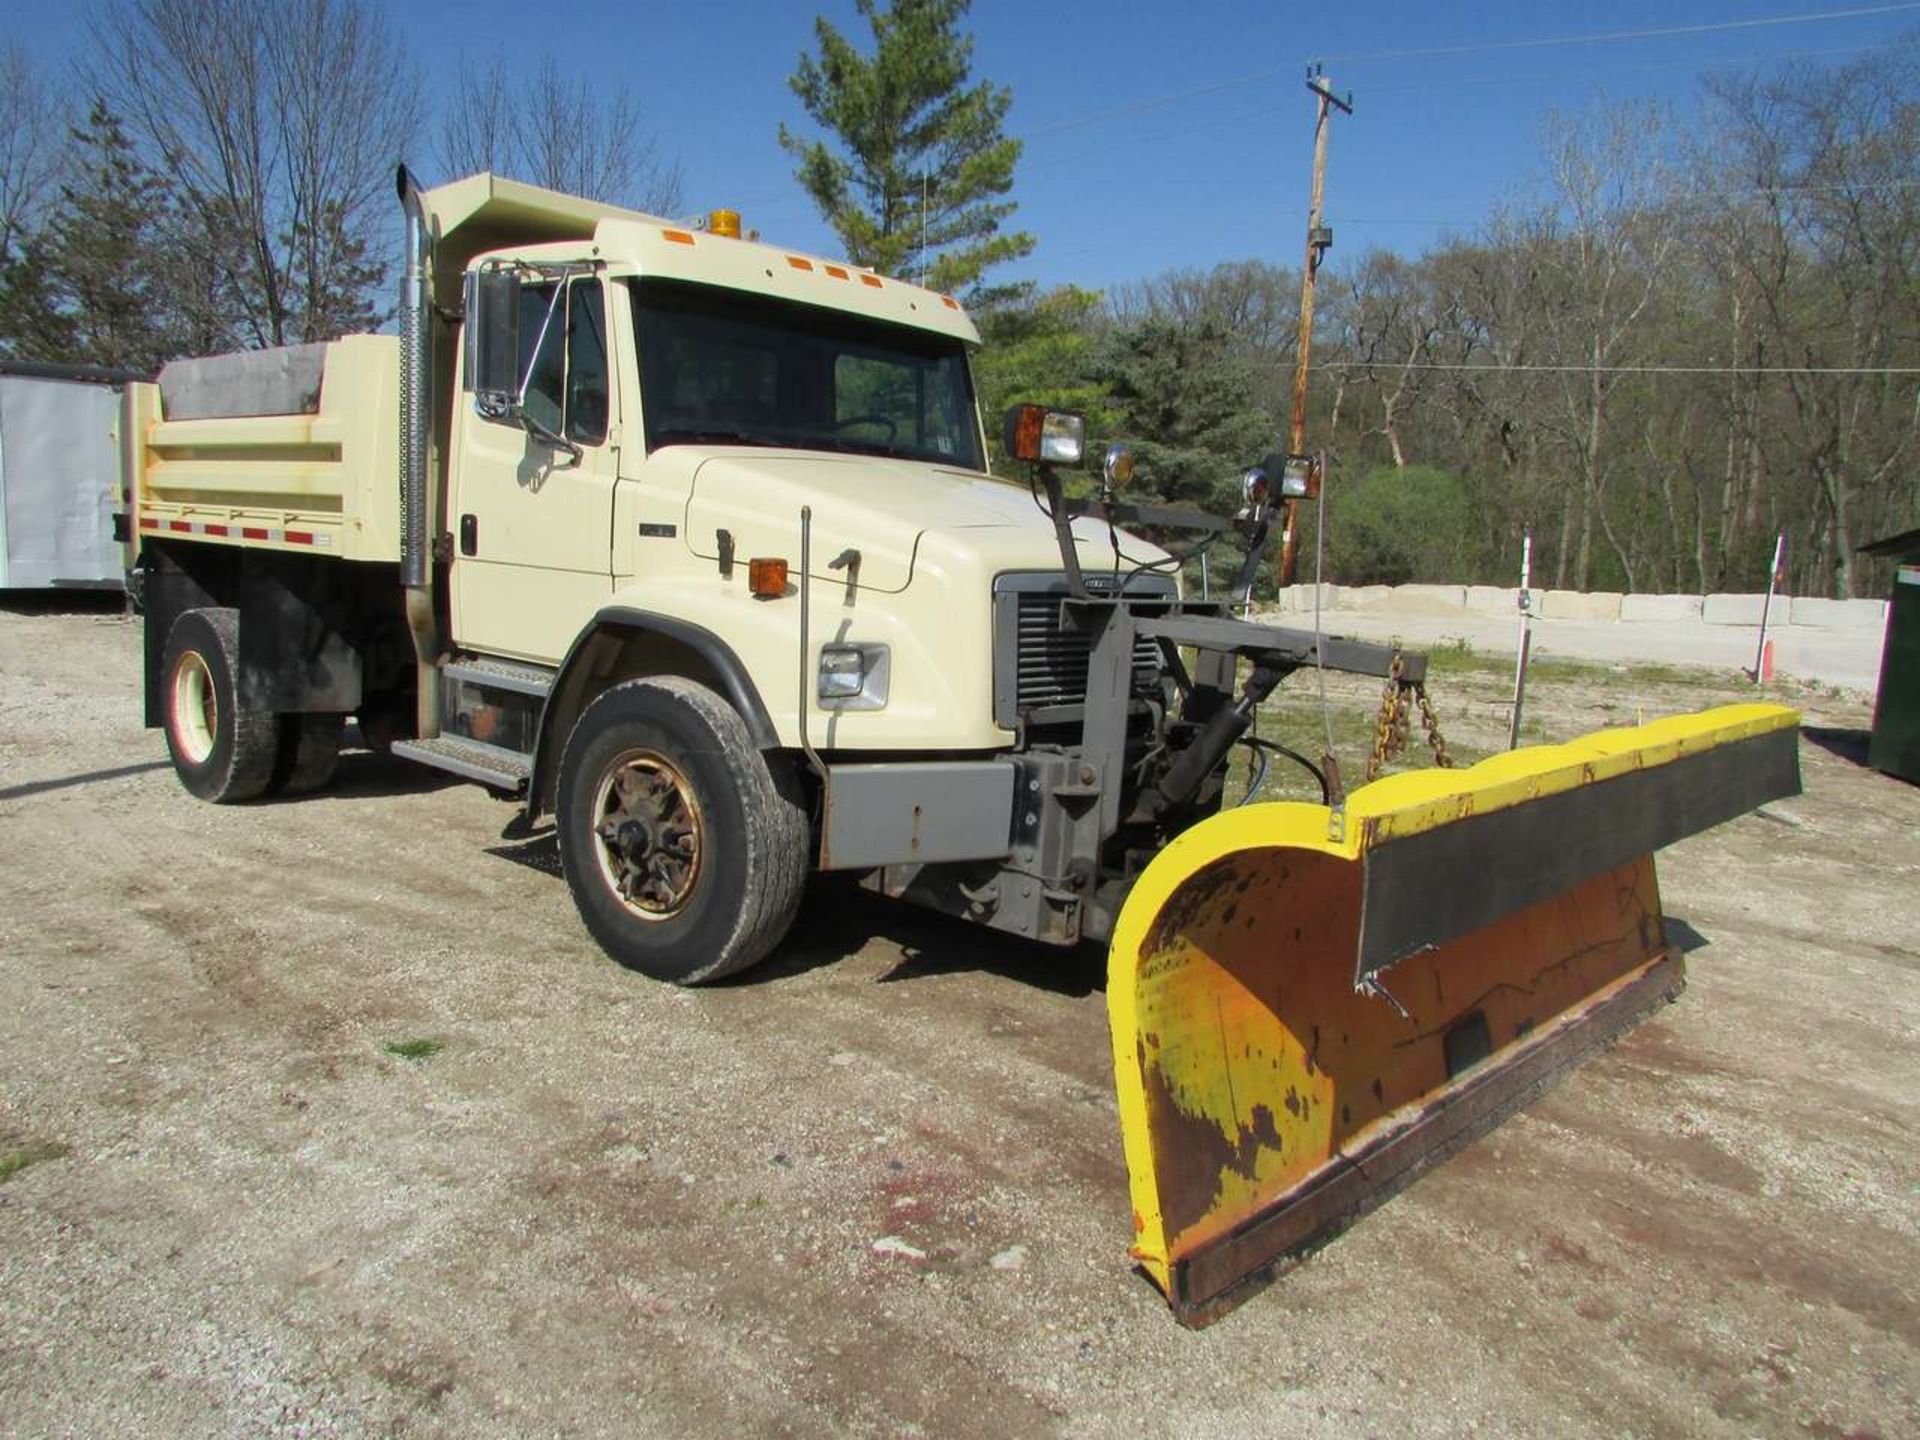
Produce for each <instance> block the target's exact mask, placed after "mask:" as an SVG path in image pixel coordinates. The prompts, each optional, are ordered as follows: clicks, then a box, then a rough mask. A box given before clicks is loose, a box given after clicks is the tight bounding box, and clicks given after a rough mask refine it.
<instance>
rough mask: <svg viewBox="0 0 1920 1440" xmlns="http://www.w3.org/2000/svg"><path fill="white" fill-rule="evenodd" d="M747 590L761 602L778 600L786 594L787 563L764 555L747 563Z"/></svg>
mask: <svg viewBox="0 0 1920 1440" xmlns="http://www.w3.org/2000/svg"><path fill="white" fill-rule="evenodd" d="M747 589H749V590H751V591H752V592H753V593H754V594H755V595H756V596H758V597H759V598H760V599H762V600H778V599H779V598H780V597H781V596H782V595H784V594H786V593H787V562H786V561H785V560H780V559H771V558H769V557H767V556H764V555H763V556H759V557H757V558H755V559H752V560H749V561H747Z"/></svg>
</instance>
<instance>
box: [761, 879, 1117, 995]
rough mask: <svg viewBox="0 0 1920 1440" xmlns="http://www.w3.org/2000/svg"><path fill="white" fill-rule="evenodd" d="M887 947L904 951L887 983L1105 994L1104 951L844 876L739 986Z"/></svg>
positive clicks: (820, 888) (825, 886) (814, 891)
mask: <svg viewBox="0 0 1920 1440" xmlns="http://www.w3.org/2000/svg"><path fill="white" fill-rule="evenodd" d="M875 941H879V942H881V943H883V944H885V945H888V946H890V947H892V948H893V949H895V950H898V951H899V952H900V959H899V960H898V961H896V962H895V963H894V965H893V966H892V968H891V969H889V970H888V971H887V973H886V974H884V975H882V976H881V977H880V983H881V984H883V985H892V984H897V983H900V982H903V981H912V980H922V979H928V978H930V977H932V976H936V975H955V974H985V975H995V976H999V977H1000V978H1002V979H1006V980H1012V981H1016V982H1018V983H1020V984H1022V985H1030V986H1032V987H1033V988H1035V989H1037V990H1047V991H1050V992H1052V993H1054V994H1056V995H1066V996H1071V997H1074V998H1081V997H1084V996H1087V995H1092V994H1095V993H1096V992H1100V991H1104V990H1105V989H1106V984H1107V976H1106V955H1105V951H1104V949H1102V948H1101V947H1099V946H1096V945H1090V944H1083V945H1078V946H1074V947H1072V948H1070V949H1069V948H1065V947H1062V946H1056V945H1042V944H1040V943H1038V942H1037V941H1033V940H1023V939H1021V938H1020V937H1019V936H1017V935H1004V934H1001V933H999V932H997V931H993V930H988V929H985V928H983V927H982V926H979V925H974V924H971V923H969V922H967V921H965V920H960V919H957V918H954V917H952V916H947V915H940V914H937V913H935V912H933V911H930V910H922V909H920V908H919V907H918V906H915V905H909V904H907V903H906V902H904V901H900V900H891V899H888V898H887V897H885V896H883V895H875V894H873V893H872V892H871V891H867V890H862V889H861V888H860V887H859V886H858V885H856V884H854V883H853V882H852V881H851V880H848V879H846V878H845V877H843V876H824V877H822V876H816V877H815V878H814V882H813V884H812V886H811V888H810V890H809V891H808V895H807V899H806V901H805V902H804V903H803V904H802V905H801V907H800V915H799V918H798V919H797V920H796V921H795V922H794V927H793V930H792V932H791V933H790V934H789V935H788V937H787V939H786V942H785V943H784V944H783V945H781V947H780V948H779V949H778V950H776V951H775V952H774V953H773V955H772V956H771V957H769V958H768V959H767V960H766V961H765V962H764V963H763V964H760V965H758V966H756V967H754V968H753V969H752V970H750V971H748V972H747V973H746V974H744V975H742V976H740V977H739V979H738V980H737V981H732V982H727V983H733V984H741V985H753V984H765V983H768V982H771V981H777V980H782V979H788V978H791V977H793V976H796V975H802V974H805V973H806V972H807V971H810V970H816V969H819V968H820V967H822V966H825V965H833V964H836V963H838V962H840V961H842V960H847V959H851V958H852V957H853V956H855V955H858V954H859V953H860V952H861V951H862V950H864V949H866V947H867V946H868V945H870V944H872V943H873V942H875Z"/></svg>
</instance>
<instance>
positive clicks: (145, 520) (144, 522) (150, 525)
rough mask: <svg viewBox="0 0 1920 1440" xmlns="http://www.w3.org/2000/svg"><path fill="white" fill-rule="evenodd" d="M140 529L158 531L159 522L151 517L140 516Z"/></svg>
mask: <svg viewBox="0 0 1920 1440" xmlns="http://www.w3.org/2000/svg"><path fill="white" fill-rule="evenodd" d="M140 528H141V529H142V530H158V529H159V528H160V522H159V521H158V520H156V519H154V518H153V517H152V516H151V515H142V516H141V517H140Z"/></svg>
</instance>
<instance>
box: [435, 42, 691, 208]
mask: <svg viewBox="0 0 1920 1440" xmlns="http://www.w3.org/2000/svg"><path fill="white" fill-rule="evenodd" d="M438 148H439V160H440V165H441V168H442V169H443V170H445V171H446V173H447V174H448V175H466V174H471V173H472V172H474V171H476V170H492V171H495V172H497V173H499V174H502V175H508V176H511V177H513V178H515V179H519V180H525V181H528V182H530V183H532V184H535V185H544V186H546V187H547V188H548V189H551V190H563V191H565V192H566V193H568V194H570V195H584V196H587V197H588V198H590V199H594V200H604V201H606V202H607V203H609V204H613V205H631V206H635V207H637V208H639V209H641V210H647V211H651V212H653V213H655V214H661V215H670V214H673V213H674V212H675V211H677V210H678V209H679V208H680V204H681V175H680V167H679V164H678V163H677V162H670V161H667V160H665V159H663V158H662V156H661V154H660V150H659V146H658V144H657V143H656V142H655V141H654V140H653V139H652V138H651V137H650V136H649V135H648V134H647V133H646V131H645V130H644V129H643V127H642V125H641V111H640V104H639V102H638V101H637V100H635V99H634V98H633V93H632V92H631V91H630V90H628V89H627V88H626V87H625V86H621V87H620V88H618V89H617V90H615V91H613V92H612V93H611V94H610V95H606V94H603V93H602V92H601V91H598V90H596V89H593V88H591V87H588V86H585V85H581V84H579V83H577V82H576V81H575V80H574V79H573V78H572V77H570V76H568V75H566V74H565V73H564V72H562V70H561V68H560V66H559V64H558V63H557V62H556V61H554V60H553V58H552V57H551V56H549V57H547V58H546V59H544V60H542V61H541V62H540V65H539V68H538V70H537V72H536V73H535V75H534V77H533V80H532V83H531V84H527V83H523V82H516V81H515V80H514V78H513V77H512V76H511V75H510V74H509V73H508V70H507V66H506V63H505V62H504V61H502V60H499V59H496V60H494V61H493V62H492V63H491V64H489V65H487V66H486V67H485V68H481V67H479V66H476V65H474V64H472V63H470V62H467V61H462V62H461V65H460V73H459V80H458V83H457V84H456V85H455V87H454V92H453V98H452V100H451V101H450V102H449V103H448V105H447V108H446V110H445V111H444V112H443V113H442V115H441V117H440V134H439V147H438Z"/></svg>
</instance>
